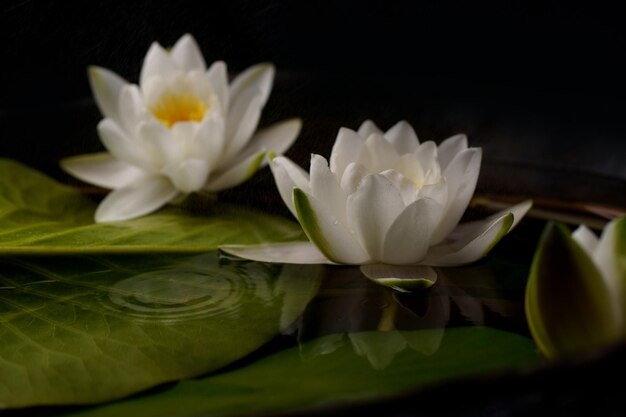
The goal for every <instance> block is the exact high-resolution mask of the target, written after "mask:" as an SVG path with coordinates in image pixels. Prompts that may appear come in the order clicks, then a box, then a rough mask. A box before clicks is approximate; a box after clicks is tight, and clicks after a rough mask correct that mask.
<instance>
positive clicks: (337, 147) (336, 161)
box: [330, 127, 365, 177]
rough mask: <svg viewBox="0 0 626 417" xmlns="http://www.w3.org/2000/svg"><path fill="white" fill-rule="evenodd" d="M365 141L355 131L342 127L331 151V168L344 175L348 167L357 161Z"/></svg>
mask: <svg viewBox="0 0 626 417" xmlns="http://www.w3.org/2000/svg"><path fill="white" fill-rule="evenodd" d="M364 144H365V141H364V140H363V138H362V137H361V136H359V135H358V134H357V133H356V132H355V131H353V130H350V129H348V128H345V127H342V128H341V129H339V133H338V134H337V139H335V144H334V145H333V149H332V151H331V153H330V170H331V171H332V172H334V173H335V174H337V175H338V176H340V177H341V176H343V173H344V171H345V169H346V167H347V166H348V165H349V164H350V163H352V162H355V158H354V156H355V155H358V153H359V150H360V149H361V148H362V147H363V145H364Z"/></svg>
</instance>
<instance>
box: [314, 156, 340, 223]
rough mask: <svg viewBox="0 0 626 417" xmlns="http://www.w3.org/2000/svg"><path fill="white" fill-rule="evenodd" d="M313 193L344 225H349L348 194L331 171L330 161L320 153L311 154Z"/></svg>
mask: <svg viewBox="0 0 626 417" xmlns="http://www.w3.org/2000/svg"><path fill="white" fill-rule="evenodd" d="M311 194H312V195H313V197H315V198H317V199H318V200H319V201H321V202H323V203H326V206H327V207H328V209H329V210H330V213H331V214H332V215H333V216H334V217H335V218H336V219H337V220H339V221H340V222H342V223H343V224H344V225H347V224H348V223H347V218H346V200H347V198H348V196H347V194H346V193H345V191H343V189H342V188H341V187H340V186H339V183H338V182H337V177H336V176H335V175H334V174H333V173H332V172H330V169H329V168H328V162H327V161H326V159H325V158H324V157H322V156H320V155H312V156H311Z"/></svg>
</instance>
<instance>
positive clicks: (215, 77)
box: [207, 61, 230, 114]
mask: <svg viewBox="0 0 626 417" xmlns="http://www.w3.org/2000/svg"><path fill="white" fill-rule="evenodd" d="M207 78H208V79H209V82H210V83H211V86H212V87H213V91H215V94H216V95H217V97H218V100H219V102H220V105H221V106H222V114H227V112H228V108H229V105H228V103H229V100H230V92H229V88H228V70H227V69H226V64H225V63H224V61H215V62H214V63H213V64H212V65H211V68H209V70H208V71H207Z"/></svg>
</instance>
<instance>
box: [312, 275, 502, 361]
mask: <svg viewBox="0 0 626 417" xmlns="http://www.w3.org/2000/svg"><path fill="white" fill-rule="evenodd" d="M456 272H457V274H460V275H462V273H461V271H456ZM348 274H349V270H347V269H345V270H343V275H344V276H345V275H348ZM335 278H340V277H338V276H332V277H331V279H335ZM461 278H463V277H461ZM335 281H336V280H335ZM361 282H362V281H361ZM461 282H462V279H459V277H448V276H446V274H445V273H444V272H442V271H440V280H439V282H438V283H437V284H436V285H435V286H434V287H433V288H432V289H431V291H429V293H428V294H419V295H418V294H401V293H398V292H395V291H391V290H387V291H379V290H378V291H376V292H371V291H368V287H356V288H351V287H350V281H346V280H344V281H343V282H341V283H339V285H338V288H341V289H342V291H344V294H346V295H348V296H349V298H346V297H345V296H344V297H341V298H338V297H337V296H336V294H337V290H335V289H333V290H327V291H329V292H330V293H332V294H335V295H334V296H333V297H332V300H330V301H329V302H332V304H331V306H327V308H326V309H325V310H323V313H326V315H327V316H332V317H333V318H334V319H333V320H329V321H327V322H323V323H322V324H321V325H319V326H317V327H316V328H315V335H316V336H319V335H325V337H323V338H321V339H317V340H315V341H312V342H309V343H307V344H306V345H301V349H303V350H301V357H302V359H303V360H305V361H306V360H311V359H313V358H315V357H318V356H321V355H327V354H331V353H333V352H334V351H336V350H337V349H338V348H339V347H341V346H343V345H344V344H345V343H346V340H348V341H349V342H350V344H351V345H352V348H353V350H354V353H355V354H356V355H358V356H361V357H363V358H364V359H365V360H367V362H368V363H369V364H370V365H371V366H372V368H374V369H377V370H382V369H385V368H386V367H387V366H388V365H389V364H391V362H392V361H393V360H394V358H395V357H396V355H397V354H398V353H400V352H402V351H404V350H406V349H411V350H412V351H415V352H416V353H417V354H420V355H425V356H431V355H434V354H436V353H437V351H438V350H439V347H440V345H441V343H442V340H443V337H444V333H445V327H446V326H447V325H448V322H450V321H451V320H452V321H454V323H455V325H457V324H461V325H472V326H483V325H485V310H492V309H494V308H495V309H498V308H499V306H498V304H497V303H496V302H495V301H496V300H490V299H483V298H477V297H475V296H471V295H468V294H467V293H466V292H465V290H464V289H463V288H461V287H460V286H459V285H462V284H461ZM381 295H382V297H381ZM368 306H369V307H371V306H375V307H374V308H375V310H374V312H373V313H374V314H375V316H374V317H375V318H376V319H377V321H376V322H374V323H372V321H371V320H370V319H371V318H372V317H371V312H368V311H367V310H368V308H367V307H368ZM495 312H496V313H499V311H497V310H496V311H495ZM453 315H454V317H451V316H453ZM459 319H461V320H462V321H461V323H457V322H458V320H459ZM372 329H375V330H373V331H372Z"/></svg>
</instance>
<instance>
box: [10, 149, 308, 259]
mask: <svg viewBox="0 0 626 417" xmlns="http://www.w3.org/2000/svg"><path fill="white" fill-rule="evenodd" d="M95 208H96V204H95V203H94V202H92V201H91V200H90V199H88V198H86V197H85V196H83V195H81V194H80V193H79V192H78V191H76V190H74V189H72V188H70V187H67V186H64V185H61V184H59V183H57V182H56V181H53V180H52V179H50V178H48V177H46V176H45V175H43V174H41V173H39V172H37V171H34V170H32V169H30V168H28V167H25V166H24V165H21V164H19V163H17V162H14V161H10V160H6V159H0V255H2V254H52V253H54V254H71V253H129V252H206V251H209V250H214V249H217V247H218V246H220V245H222V244H252V243H265V242H275V241H285V240H293V239H295V238H298V237H301V236H302V231H301V229H300V227H299V226H298V225H297V224H295V223H293V222H290V221H287V220H284V219H281V218H279V217H275V216H270V215H268V214H264V213H261V212H258V211H254V210H250V209H244V208H240V207H233V206H226V205H220V204H214V205H211V206H210V207H208V208H206V210H204V211H203V212H202V213H197V212H191V211H187V210H183V209H181V208H173V207H172V208H167V209H164V210H161V211H159V212H157V213H155V214H153V215H150V216H146V217H143V218H141V219H136V220H130V221H125V222H117V223H101V224H94V223H93V213H94V210H95Z"/></svg>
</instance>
